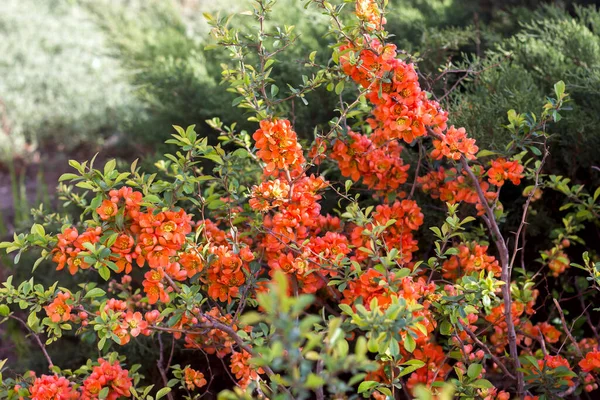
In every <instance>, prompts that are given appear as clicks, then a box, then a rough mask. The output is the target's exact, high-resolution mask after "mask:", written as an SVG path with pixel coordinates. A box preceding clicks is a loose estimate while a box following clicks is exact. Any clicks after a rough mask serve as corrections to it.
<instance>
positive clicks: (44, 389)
mask: <svg viewBox="0 0 600 400" xmlns="http://www.w3.org/2000/svg"><path fill="white" fill-rule="evenodd" d="M29 394H30V396H31V399H35V400H75V399H79V398H80V397H79V393H77V391H76V390H75V389H73V387H72V386H71V382H70V381H69V380H68V379H67V378H65V377H64V376H58V375H42V376H41V377H40V378H37V379H36V380H35V381H34V382H33V386H31V388H29Z"/></svg>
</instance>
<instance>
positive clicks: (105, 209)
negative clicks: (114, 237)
mask: <svg viewBox="0 0 600 400" xmlns="http://www.w3.org/2000/svg"><path fill="white" fill-rule="evenodd" d="M96 212H97V213H98V215H99V216H100V218H102V219H103V220H105V221H106V220H107V219H110V218H112V217H114V216H115V215H117V213H118V212H119V207H118V206H117V204H116V203H113V202H112V201H110V200H104V201H103V202H102V204H100V206H99V207H98V208H96Z"/></svg>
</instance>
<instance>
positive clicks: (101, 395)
mask: <svg viewBox="0 0 600 400" xmlns="http://www.w3.org/2000/svg"><path fill="white" fill-rule="evenodd" d="M109 390H110V386H106V387H104V388H102V390H101V391H100V393H98V398H99V399H100V400H104V399H105V398H106V397H107V396H108V391H109Z"/></svg>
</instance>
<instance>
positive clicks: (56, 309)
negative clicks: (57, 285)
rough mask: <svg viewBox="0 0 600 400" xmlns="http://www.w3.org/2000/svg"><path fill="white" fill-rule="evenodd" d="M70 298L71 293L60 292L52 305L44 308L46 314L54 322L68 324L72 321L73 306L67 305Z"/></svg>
mask: <svg viewBox="0 0 600 400" xmlns="http://www.w3.org/2000/svg"><path fill="white" fill-rule="evenodd" d="M70 297H71V295H70V294H69V293H63V292H58V294H57V295H56V298H55V299H54V300H53V301H52V303H50V304H49V305H47V306H44V309H45V310H46V314H47V315H48V317H50V320H51V321H52V322H54V323H59V322H67V321H69V319H71V306H70V305H68V304H67V303H66V301H67V300H68V299H69V298H70Z"/></svg>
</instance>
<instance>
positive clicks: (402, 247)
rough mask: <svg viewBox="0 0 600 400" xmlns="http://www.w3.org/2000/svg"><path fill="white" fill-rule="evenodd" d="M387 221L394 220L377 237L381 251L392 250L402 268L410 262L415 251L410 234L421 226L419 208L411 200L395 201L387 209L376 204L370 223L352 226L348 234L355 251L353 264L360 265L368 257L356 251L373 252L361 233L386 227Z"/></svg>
mask: <svg viewBox="0 0 600 400" xmlns="http://www.w3.org/2000/svg"><path fill="white" fill-rule="evenodd" d="M391 220H394V222H393V223H392V224H391V225H389V226H388V227H387V229H386V230H385V231H384V232H383V234H382V235H381V238H382V240H383V241H384V242H385V244H386V248H385V249H382V250H385V251H388V252H389V251H390V250H392V249H396V250H398V260H399V261H400V262H403V263H406V264H408V263H410V262H411V260H412V257H413V253H414V252H415V251H417V250H418V249H419V248H418V243H417V241H416V240H415V239H414V237H413V235H412V231H416V230H417V229H419V227H420V226H421V225H422V224H423V213H421V208H419V206H418V205H417V203H416V202H415V201H414V200H402V201H396V202H394V204H392V205H391V206H390V205H387V204H380V205H378V206H377V207H376V208H375V212H374V213H373V223H370V224H367V225H366V226H356V227H355V228H354V229H353V230H352V232H351V243H352V245H354V247H356V248H357V250H356V252H355V256H354V257H353V258H354V259H355V260H356V261H359V262H360V261H364V260H366V259H367V258H368V257H370V255H369V253H367V252H365V251H364V250H360V249H359V248H360V247H363V248H365V249H368V250H371V251H373V252H374V251H375V249H373V245H372V242H371V240H370V238H369V236H368V235H366V234H365V230H367V231H370V230H372V229H373V227H374V226H375V225H379V226H386V225H388V222H389V221H391Z"/></svg>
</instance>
